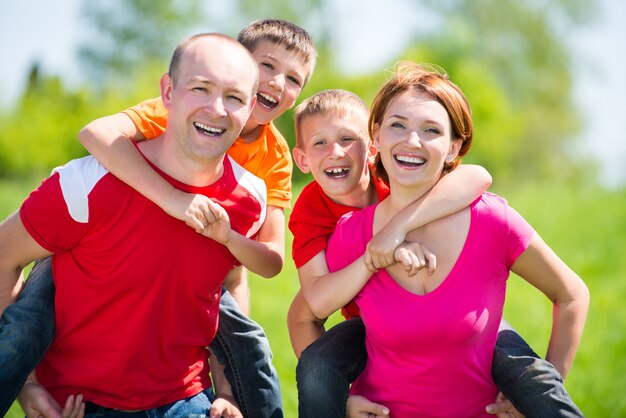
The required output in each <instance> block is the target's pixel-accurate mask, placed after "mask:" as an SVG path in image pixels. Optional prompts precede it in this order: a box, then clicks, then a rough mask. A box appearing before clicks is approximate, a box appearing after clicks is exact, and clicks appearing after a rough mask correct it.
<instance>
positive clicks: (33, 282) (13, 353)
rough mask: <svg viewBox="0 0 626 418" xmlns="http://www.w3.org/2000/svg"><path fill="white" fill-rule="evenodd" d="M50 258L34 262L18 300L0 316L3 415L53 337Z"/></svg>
mask: <svg viewBox="0 0 626 418" xmlns="http://www.w3.org/2000/svg"><path fill="white" fill-rule="evenodd" d="M54 331H55V329H54V284H53V282H52V266H51V259H50V258H46V259H43V260H40V261H37V262H36V263H35V265H34V266H33V269H32V271H31V274H30V276H29V279H28V280H26V284H25V285H24V288H23V289H22V292H21V293H20V294H19V296H18V298H17V301H16V302H15V303H14V304H12V305H9V306H8V307H7V308H6V309H5V311H4V313H3V314H2V317H1V318H0V416H4V415H5V414H6V413H7V411H8V410H9V408H10V407H11V404H12V403H13V401H14V400H15V398H16V397H17V394H18V393H19V391H20V389H21V388H22V386H23V385H24V382H25V381H26V378H27V377H28V374H29V373H30V372H31V371H32V370H33V369H34V368H35V366H36V365H37V364H38V363H39V361H40V360H41V359H42V357H43V355H44V353H45V352H46V350H47V349H48V347H49V346H50V343H51V342H52V339H53V338H54Z"/></svg>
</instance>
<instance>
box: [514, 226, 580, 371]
mask: <svg viewBox="0 0 626 418" xmlns="http://www.w3.org/2000/svg"><path fill="white" fill-rule="evenodd" d="M511 270H512V271H513V272H514V273H516V274H517V275H519V276H520V277H522V278H523V279H524V280H526V281H527V282H529V283H530V284H532V285H533V286H535V287H536V288H538V289H539V290H541V291H542V292H543V293H544V294H545V295H546V296H547V297H548V299H550V300H551V301H552V303H553V306H554V308H553V315H552V334H551V336H550V343H549V345H548V352H547V354H546V360H548V361H549V362H550V363H552V364H553V365H554V367H555V368H556V369H557V370H558V371H559V373H561V376H563V378H565V377H566V376H567V374H568V372H569V369H570V367H571V366H572V363H573V361H574V356H575V355H576V350H577V349H578V345H579V344H580V339H581V336H582V333H583V328H584V326H585V319H586V317H587V310H588V309H589V290H588V289H587V286H586V285H585V283H584V282H583V281H582V280H581V278H580V277H578V275H577V274H576V273H574V271H572V269H570V268H569V267H568V266H567V265H566V264H565V263H564V262H563V261H562V260H561V259H560V258H559V257H558V256H557V255H556V254H555V253H554V251H552V249H551V248H550V247H548V245H547V244H546V243H545V242H544V241H543V240H542V239H541V237H539V235H537V234H535V235H534V237H533V238H532V241H531V243H530V246H529V247H528V248H527V249H526V251H524V252H523V253H522V255H520V256H519V257H518V258H517V260H516V261H515V263H514V264H513V266H512V268H511Z"/></svg>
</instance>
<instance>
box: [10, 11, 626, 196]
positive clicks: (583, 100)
mask: <svg viewBox="0 0 626 418" xmlns="http://www.w3.org/2000/svg"><path fill="white" fill-rule="evenodd" d="M407 1H408V0H394V1H393V2H387V3H385V5H387V6H388V7H385V8H380V7H374V4H379V3H377V2H376V0H344V1H342V2H339V3H335V6H334V7H335V8H337V9H338V13H339V14H342V15H345V16H349V18H347V17H346V18H343V19H341V22H342V25H341V28H340V30H341V33H342V35H341V36H342V37H343V38H344V39H349V42H345V43H344V44H342V45H339V47H341V50H342V52H341V54H342V56H343V57H345V58H344V60H343V61H342V66H344V67H346V68H350V67H352V68H354V69H360V70H364V69H367V70H372V69H375V68H376V66H377V65H378V64H380V63H381V62H384V61H385V60H387V59H389V58H392V57H394V56H395V55H396V54H398V53H399V52H400V51H401V50H402V49H403V48H404V47H405V39H404V37H403V34H404V33H407V32H408V31H409V27H410V26H411V25H413V24H415V21H417V18H416V16H415V15H414V14H413V15H412V12H411V10H412V9H411V8H410V7H407ZM81 2H82V0H54V1H35V0H21V1H14V0H0V40H1V41H0V56H1V57H2V61H3V65H0V91H1V92H2V95H1V96H0V107H2V108H6V107H8V106H9V105H10V104H11V103H12V102H13V100H15V98H16V97H17V96H18V95H19V93H20V92H21V90H22V88H23V86H24V83H25V78H26V73H27V71H28V68H29V67H30V65H31V64H32V63H33V62H34V61H35V60H38V61H39V62H40V64H41V65H42V66H43V69H44V70H45V71H46V72H47V73H53V74H64V75H65V77H64V78H66V79H68V80H72V79H74V80H75V79H77V76H78V74H79V71H78V65H79V64H78V61H77V59H76V55H75V51H76V46H77V45H78V41H79V39H80V36H81V34H83V33H84V32H83V27H82V26H81V25H84V22H82V21H81V19H80V11H79V6H80V4H81ZM369 3H371V6H368V4H369ZM600 4H601V5H602V7H603V9H602V10H601V16H600V19H598V21H597V22H596V23H594V24H593V25H592V26H591V27H587V28H584V29H581V30H579V31H577V32H576V33H573V34H572V36H571V38H570V42H571V45H572V47H573V48H574V51H575V55H576V86H575V98H576V101H577V103H578V105H579V107H580V108H581V109H582V111H583V115H584V117H585V120H584V121H583V123H584V125H585V127H586V128H585V132H584V135H583V141H582V142H583V149H581V150H577V151H578V152H583V153H589V154H593V155H595V156H596V157H597V158H598V159H599V161H600V164H601V167H602V179H603V182H604V183H605V184H606V185H609V186H617V185H626V164H624V161H626V129H624V127H623V126H622V124H621V123H619V121H623V120H624V112H625V111H626V52H625V49H624V45H626V2H624V1H622V0H600ZM374 13H375V15H374ZM424 20H427V19H421V21H422V23H423V21H424ZM373 28H376V30H375V31H374V30H373ZM372 57H377V60H372Z"/></svg>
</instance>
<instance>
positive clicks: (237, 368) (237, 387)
mask: <svg viewBox="0 0 626 418" xmlns="http://www.w3.org/2000/svg"><path fill="white" fill-rule="evenodd" d="M211 350H212V351H213V352H214V353H215V355H216V356H217V360H218V361H219V362H220V363H221V364H222V365H223V366H224V373H225V374H226V378H227V379H228V381H229V382H230V385H231V386H232V388H233V392H234V395H235V399H236V400H237V403H238V404H239V407H240V409H241V413H242V414H243V416H244V417H246V418H257V417H258V418H261V417H263V418H282V416H283V404H282V398H281V394H280V384H279V382H278V374H277V373H276V370H275V369H274V365H273V364H272V351H271V349H270V346H269V341H268V340H267V337H266V336H265V332H264V331H263V328H261V326H260V325H259V324H257V323H256V322H254V321H253V320H251V319H250V318H248V317H246V316H245V315H244V314H243V313H242V312H241V310H240V309H239V305H237V302H236V301H235V299H234V298H233V297H232V296H231V294H230V293H228V292H227V291H226V290H223V291H222V299H221V301H220V317H219V326H218V330H217V335H216V336H215V339H214V340H213V342H212V343H211Z"/></svg>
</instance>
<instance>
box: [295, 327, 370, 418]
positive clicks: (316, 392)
mask: <svg viewBox="0 0 626 418" xmlns="http://www.w3.org/2000/svg"><path fill="white" fill-rule="evenodd" d="M366 362H367V351H366V349H365V326H364V325H363V321H361V319H360V318H353V319H349V320H347V321H343V322H341V323H339V324H337V325H335V326H334V327H332V328H331V329H329V330H328V331H327V332H326V333H324V335H322V336H321V337H320V338H319V339H318V340H317V341H315V342H314V343H313V344H311V345H310V346H308V347H307V348H306V350H304V351H303V352H302V355H301V356H300V360H299V361H298V366H297V367H296V382H297V385H298V417H299V418H309V417H310V418H314V417H315V418H319V417H324V418H345V416H346V400H347V399H348V394H349V389H350V384H351V383H352V382H354V380H355V379H356V378H357V377H358V376H359V374H361V372H362V371H363V368H365V363H366Z"/></svg>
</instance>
